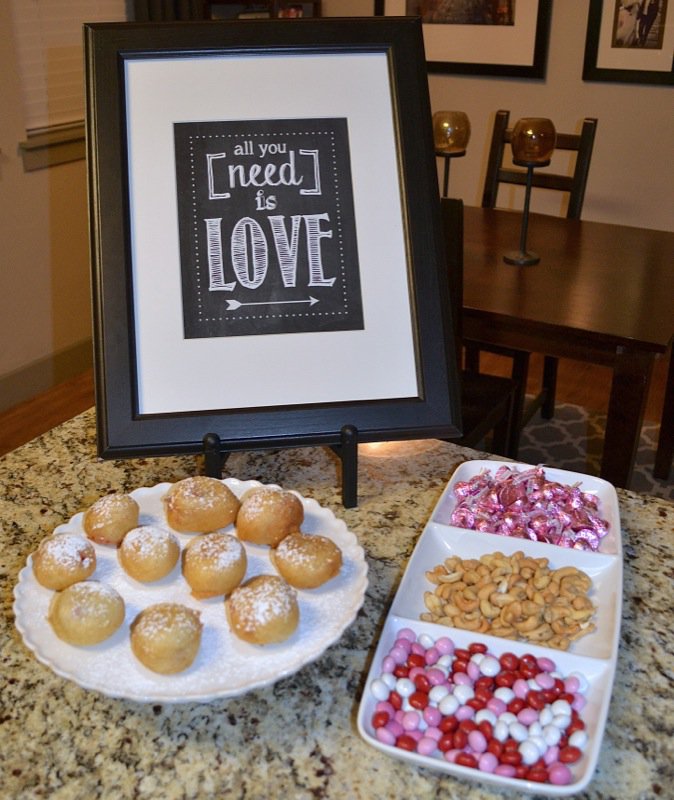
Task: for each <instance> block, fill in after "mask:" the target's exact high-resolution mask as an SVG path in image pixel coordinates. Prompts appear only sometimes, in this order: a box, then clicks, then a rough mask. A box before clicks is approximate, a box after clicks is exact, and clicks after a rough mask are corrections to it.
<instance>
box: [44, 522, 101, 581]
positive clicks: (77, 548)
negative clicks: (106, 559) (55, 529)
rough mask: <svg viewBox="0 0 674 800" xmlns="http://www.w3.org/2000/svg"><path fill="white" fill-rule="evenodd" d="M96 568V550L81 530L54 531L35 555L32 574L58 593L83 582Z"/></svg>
mask: <svg viewBox="0 0 674 800" xmlns="http://www.w3.org/2000/svg"><path fill="white" fill-rule="evenodd" d="M95 569H96V550H95V548H94V546H93V544H91V542H90V541H88V540H87V539H85V538H84V536H80V535H79V534H78V533H55V534H52V535H51V536H47V538H46V539H43V540H42V541H41V542H40V545H39V547H38V548H37V550H36V551H35V553H34V554H33V574H34V575H35V578H36V580H37V582H38V583H39V584H41V585H42V586H44V587H45V588H47V589H54V590H56V591H57V592H59V591H61V590H62V589H66V588H67V587H68V586H71V585H72V584H73V583H78V582H79V581H84V580H86V579H87V578H88V577H90V576H91V575H93V573H94V570H95Z"/></svg>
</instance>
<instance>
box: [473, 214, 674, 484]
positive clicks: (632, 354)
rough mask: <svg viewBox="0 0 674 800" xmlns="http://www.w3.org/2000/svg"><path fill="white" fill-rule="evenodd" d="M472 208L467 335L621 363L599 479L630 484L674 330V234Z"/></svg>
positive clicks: (616, 373)
mask: <svg viewBox="0 0 674 800" xmlns="http://www.w3.org/2000/svg"><path fill="white" fill-rule="evenodd" d="M521 223H522V215H521V214H520V213H517V212H514V211H506V210H501V209H486V208H474V207H468V206H467V207H466V208H465V218H464V226H465V228H464V298H463V302H464V308H463V335H464V338H465V339H467V340H476V341H480V342H485V343H489V344H492V345H500V346H505V347H512V348H518V349H522V350H526V351H529V352H534V353H542V354H545V355H550V356H555V357H558V358H569V359H573V360H578V361H587V362H592V363H595V364H602V365H609V366H611V367H612V369H613V377H612V382H611V392H610V398H609V404H608V409H607V420H606V431H605V437H604V447H603V453H602V461H601V472H600V476H601V477H602V478H605V479H606V480H608V481H610V482H611V483H613V484H614V485H616V486H620V487H625V488H626V487H628V486H629V481H630V477H631V474H632V469H633V466H634V460H635V456H636V451H637V447H638V443H639V435H640V430H641V425H642V422H643V415H644V408H645V404H646V398H647V395H648V389H649V384H650V379H651V373H652V368H653V363H654V360H655V358H656V357H658V356H659V355H660V354H663V353H665V352H666V350H667V347H668V345H669V343H670V341H671V339H672V337H673V336H674V233H671V232H667V231H659V230H647V229H643V228H636V227H630V226H627V225H615V224H607V223H603V222H589V221H585V220H570V219H565V218H561V217H553V216H548V215H542V214H532V215H531V216H530V218H529V229H528V243H527V244H528V248H529V249H531V250H533V251H535V252H536V253H538V254H539V255H540V262H539V263H538V264H536V265H534V266H513V265H510V264H506V263H505V262H504V260H503V254H504V253H505V252H506V251H508V250H513V249H517V247H518V243H519V238H520V228H521Z"/></svg>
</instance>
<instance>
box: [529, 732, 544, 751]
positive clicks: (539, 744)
mask: <svg viewBox="0 0 674 800" xmlns="http://www.w3.org/2000/svg"><path fill="white" fill-rule="evenodd" d="M529 741H530V742H533V743H534V744H535V745H536V747H537V748H538V755H539V756H544V755H545V754H546V752H547V750H548V745H547V744H546V742H545V739H544V738H543V737H542V736H529Z"/></svg>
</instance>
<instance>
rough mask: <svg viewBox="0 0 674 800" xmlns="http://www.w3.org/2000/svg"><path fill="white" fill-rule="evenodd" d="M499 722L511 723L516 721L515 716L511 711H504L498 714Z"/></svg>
mask: <svg viewBox="0 0 674 800" xmlns="http://www.w3.org/2000/svg"><path fill="white" fill-rule="evenodd" d="M499 721H500V722H505V724H506V725H512V724H513V722H517V717H516V716H515V714H513V713H512V711H504V712H503V714H501V715H500V716H499Z"/></svg>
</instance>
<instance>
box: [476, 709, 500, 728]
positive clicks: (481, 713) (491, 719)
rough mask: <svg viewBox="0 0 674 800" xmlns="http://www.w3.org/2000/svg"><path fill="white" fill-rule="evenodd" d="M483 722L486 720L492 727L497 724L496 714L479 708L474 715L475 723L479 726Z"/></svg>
mask: <svg viewBox="0 0 674 800" xmlns="http://www.w3.org/2000/svg"><path fill="white" fill-rule="evenodd" d="M483 720H487V722H488V723H489V724H490V725H492V726H494V725H496V722H497V718H496V714H494V712H493V711H490V710H489V709H488V708H480V709H479V710H478V712H477V714H475V722H476V723H477V724H478V725H479V724H480V723H481V722H482V721H483Z"/></svg>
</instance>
